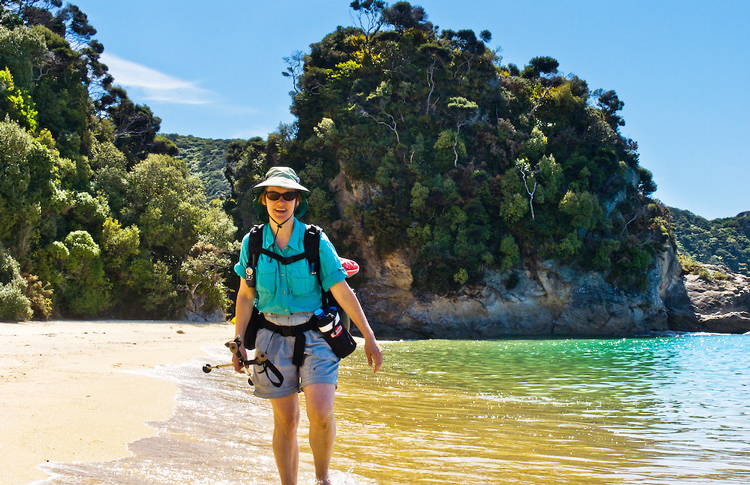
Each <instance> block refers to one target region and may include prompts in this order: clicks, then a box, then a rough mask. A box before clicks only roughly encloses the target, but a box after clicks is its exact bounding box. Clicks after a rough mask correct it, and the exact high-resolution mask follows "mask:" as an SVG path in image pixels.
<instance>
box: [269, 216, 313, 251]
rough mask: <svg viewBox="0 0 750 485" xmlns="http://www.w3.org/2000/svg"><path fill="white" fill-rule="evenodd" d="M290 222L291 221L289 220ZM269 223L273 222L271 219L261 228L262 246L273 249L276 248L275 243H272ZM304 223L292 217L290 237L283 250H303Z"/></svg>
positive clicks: (271, 231)
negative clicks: (292, 225) (292, 223)
mask: <svg viewBox="0 0 750 485" xmlns="http://www.w3.org/2000/svg"><path fill="white" fill-rule="evenodd" d="M290 222H291V221H290ZM271 224H273V221H271V222H269V223H267V224H266V227H265V228H263V247H265V248H266V249H268V250H269V251H274V250H275V249H278V248H276V245H275V244H274V239H273V230H272V229H271ZM304 233H305V225H304V224H303V223H301V222H300V221H298V220H297V218H296V217H295V218H294V227H293V228H292V237H290V238H289V244H287V246H286V248H284V251H286V250H287V248H288V249H290V250H291V251H292V254H298V253H301V252H302V251H304V250H305V247H304V236H305V234H304Z"/></svg>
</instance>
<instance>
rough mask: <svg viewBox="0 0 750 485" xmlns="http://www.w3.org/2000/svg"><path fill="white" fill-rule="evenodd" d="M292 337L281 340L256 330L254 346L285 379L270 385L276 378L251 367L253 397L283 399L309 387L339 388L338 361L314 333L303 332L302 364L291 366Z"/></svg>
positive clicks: (321, 338) (260, 368)
mask: <svg viewBox="0 0 750 485" xmlns="http://www.w3.org/2000/svg"><path fill="white" fill-rule="evenodd" d="M294 342H295V337H284V336H283V335H280V334H278V333H275V332H273V331H271V330H268V329H267V328H261V329H258V336H257V337H256V339H255V347H256V349H258V350H262V351H263V352H265V353H266V355H267V356H268V360H269V361H270V362H271V363H273V365H275V366H276V368H277V369H279V371H280V372H281V374H282V375H283V376H284V380H283V382H282V383H281V386H280V387H276V386H274V385H273V382H276V383H278V381H279V379H278V378H277V377H276V376H275V375H274V374H273V372H271V371H270V370H268V371H265V370H264V368H263V367H262V366H260V365H253V366H252V376H251V377H252V380H253V384H254V386H255V391H254V394H255V395H256V396H258V397H260V398H263V399H276V398H280V397H286V396H288V395H290V394H294V393H297V392H299V391H300V389H302V388H304V387H306V386H309V385H310V384H320V383H324V384H333V385H334V386H338V378H339V360H340V359H339V358H338V357H336V354H334V353H333V351H332V350H331V347H330V346H329V345H328V343H327V342H326V341H325V340H324V339H323V336H322V334H321V333H320V332H319V331H317V330H308V331H307V332H305V362H304V363H303V364H302V365H301V366H299V367H297V366H296V365H294V364H292V354H293V353H294Z"/></svg>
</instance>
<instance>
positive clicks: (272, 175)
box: [253, 167, 310, 222]
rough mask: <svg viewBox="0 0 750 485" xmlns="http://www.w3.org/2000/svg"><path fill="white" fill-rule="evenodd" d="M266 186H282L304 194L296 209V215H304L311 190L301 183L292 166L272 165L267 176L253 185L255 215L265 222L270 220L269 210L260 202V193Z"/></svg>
mask: <svg viewBox="0 0 750 485" xmlns="http://www.w3.org/2000/svg"><path fill="white" fill-rule="evenodd" d="M266 187H280V188H282V189H289V190H296V191H297V192H299V194H300V195H301V196H302V198H301V200H300V201H299V204H298V205H297V208H296V209H295V210H294V215H295V216H296V217H302V216H303V215H305V213H306V212H307V198H308V197H310V191H309V190H307V188H306V187H304V186H303V185H301V184H300V183H299V177H297V173H296V172H295V171H294V170H293V169H291V168H290V167H271V169H270V170H268V173H266V178H265V179H263V181H262V182H261V183H259V184H257V185H256V186H254V187H253V193H254V194H255V198H254V199H253V209H254V210H255V215H257V216H258V218H259V219H260V220H261V221H263V222H268V211H267V210H266V206H265V205H263V204H261V203H260V195H261V194H262V193H263V190H265V188H266Z"/></svg>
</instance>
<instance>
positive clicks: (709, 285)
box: [674, 265, 750, 333]
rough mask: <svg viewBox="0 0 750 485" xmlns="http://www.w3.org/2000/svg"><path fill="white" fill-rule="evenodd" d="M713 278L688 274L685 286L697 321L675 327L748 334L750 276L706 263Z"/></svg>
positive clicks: (749, 323)
mask: <svg viewBox="0 0 750 485" xmlns="http://www.w3.org/2000/svg"><path fill="white" fill-rule="evenodd" d="M704 268H705V269H706V270H708V273H709V275H711V276H710V277H709V278H706V277H703V276H699V275H695V274H688V275H686V276H685V289H686V291H687V294H688V296H689V298H690V302H691V304H692V310H693V312H694V315H695V322H692V323H691V324H688V325H681V326H676V327H675V328H674V329H675V330H682V331H697V332H716V333H745V332H748V331H750V278H748V277H747V276H745V275H741V274H736V273H732V272H731V271H730V270H729V269H727V268H725V267H723V266H713V265H705V266H704Z"/></svg>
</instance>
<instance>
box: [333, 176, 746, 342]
mask: <svg viewBox="0 0 750 485" xmlns="http://www.w3.org/2000/svg"><path fill="white" fill-rule="evenodd" d="M334 186H335V188H336V189H337V193H338V196H337V197H338V198H337V205H338V206H339V207H345V206H346V205H348V204H350V203H353V202H356V201H357V200H361V199H364V198H367V197H368V193H369V192H371V191H372V190H373V189H372V188H371V187H367V186H361V187H353V188H352V190H351V192H349V191H347V190H345V188H344V181H343V177H340V178H337V180H336V184H334ZM353 236H354V237H355V239H356V240H357V241H358V242H359V243H360V245H361V246H360V247H361V250H362V258H363V261H361V263H362V268H363V270H364V271H363V273H364V276H365V277H366V279H367V281H366V282H365V283H359V284H358V283H357V282H356V281H355V282H353V283H354V286H355V287H356V288H357V290H358V294H359V298H360V300H361V301H362V305H363V307H364V309H365V313H366V314H367V315H368V318H369V320H370V323H371V324H372V326H373V327H374V328H375V331H376V333H377V334H378V335H379V336H381V337H388V338H469V339H486V338H499V337H507V336H570V337H584V336H591V337H623V336H633V335H643V334H648V333H651V332H659V331H667V330H679V331H707V332H721V333H727V332H730V333H744V332H748V331H750V278H747V277H745V276H742V275H736V274H733V273H731V272H730V271H729V270H728V269H726V268H719V267H710V266H709V267H707V268H708V269H709V271H710V272H714V273H715V272H720V273H724V274H726V275H728V276H727V277H726V278H724V277H722V278H713V279H712V280H706V279H703V278H699V277H698V276H695V275H687V276H685V275H683V274H682V268H681V267H680V263H679V261H678V260H677V257H676V254H675V252H674V250H673V248H671V247H669V248H666V249H665V250H664V251H663V252H662V253H661V254H660V255H658V257H657V258H656V259H657V260H656V265H655V268H654V269H653V270H652V271H651V272H650V274H649V284H648V287H647V288H646V290H645V291H643V292H634V291H627V292H626V291H624V290H621V289H619V288H616V287H613V286H612V285H610V284H609V283H607V282H606V281H605V280H604V278H603V277H602V275H601V274H599V273H595V272H591V273H580V272H578V271H576V270H574V269H572V268H568V267H564V266H561V265H560V264H558V263H556V262H553V261H544V262H538V263H534V264H531V265H529V266H527V267H526V268H525V269H524V270H515V271H512V272H492V271H488V272H487V274H486V276H485V278H484V281H483V282H482V283H481V284H480V285H477V286H475V287H472V288H467V289H465V290H463V291H462V292H461V293H460V294H457V295H451V296H441V295H425V294H416V293H415V292H413V291H412V289H411V284H412V277H411V270H410V264H409V258H408V256H407V255H406V254H405V253H400V252H396V253H392V254H390V255H387V256H386V257H382V256H379V255H376V254H375V252H374V251H373V248H372V241H371V240H368V238H367V237H366V236H365V234H364V233H363V231H362V228H361V227H358V226H357V225H356V224H355V227H354V231H353Z"/></svg>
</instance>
